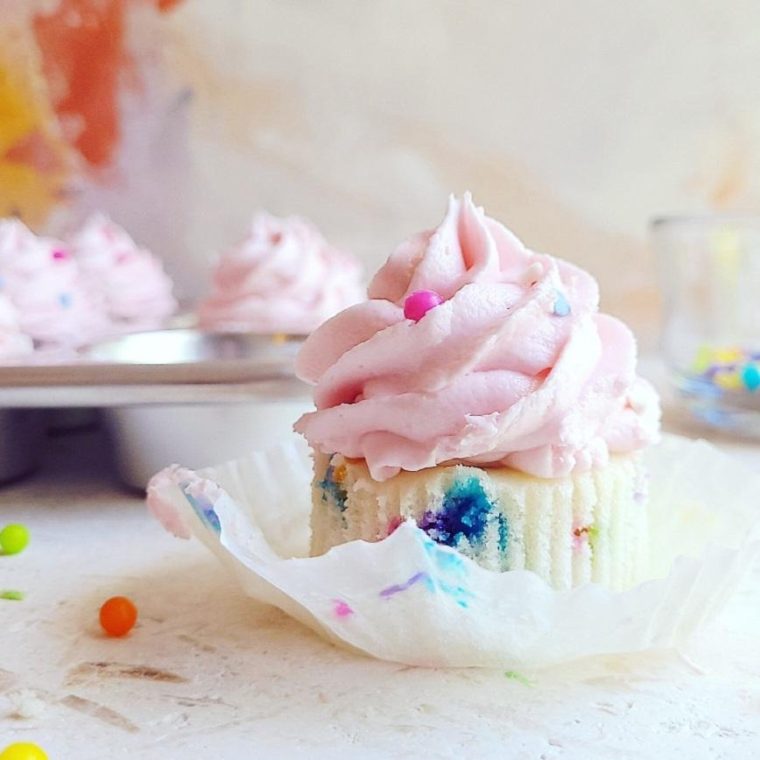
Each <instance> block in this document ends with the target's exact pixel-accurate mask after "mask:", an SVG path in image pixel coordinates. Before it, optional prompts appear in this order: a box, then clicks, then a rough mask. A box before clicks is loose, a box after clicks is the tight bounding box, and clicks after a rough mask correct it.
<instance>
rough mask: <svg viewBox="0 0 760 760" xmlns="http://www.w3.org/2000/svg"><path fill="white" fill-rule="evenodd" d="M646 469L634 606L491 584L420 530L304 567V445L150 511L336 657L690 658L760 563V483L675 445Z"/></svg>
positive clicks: (511, 662)
mask: <svg viewBox="0 0 760 760" xmlns="http://www.w3.org/2000/svg"><path fill="white" fill-rule="evenodd" d="M646 459H647V465H648V468H649V472H650V475H651V483H650V493H651V497H650V504H649V509H650V513H651V526H652V538H651V541H652V554H653V557H654V558H655V560H656V562H655V568H654V573H655V574H656V575H657V576H658V577H654V578H653V579H652V580H649V581H647V582H645V583H642V584H640V585H639V586H636V587H635V588H632V589H630V590H628V591H624V592H613V591H609V590H607V589H605V588H603V587H601V586H599V585H597V584H587V585H585V586H581V587H579V588H576V589H573V590H571V591H562V592H561V591H555V590H554V589H553V588H551V587H550V586H549V585H547V584H546V583H545V582H544V581H543V580H542V579H541V578H539V577H538V576H537V575H535V574H533V573H531V572H528V571H514V572H507V573H495V572H492V571H489V570H484V569H483V568H481V567H479V566H478V565H476V564H475V563H474V562H472V561H471V560H469V559H468V558H466V557H464V556H462V555H461V554H459V553H458V552H457V551H455V550H453V549H449V548H448V547H444V546H440V545H438V544H435V543H434V542H433V541H431V540H430V539H429V538H428V536H427V535H426V534H425V533H424V532H423V531H421V530H420V529H419V528H417V527H416V526H415V525H414V524H413V523H411V522H407V523H404V524H403V525H401V526H400V527H399V528H398V529H397V530H396V531H395V532H394V533H393V534H392V535H391V536H389V537H388V538H386V539H385V540H383V541H379V542H377V543H372V544H370V543H365V542H363V541H353V542H351V543H348V544H344V545H342V546H338V547H335V548H334V549H332V550H331V551H330V552H328V553H327V554H325V555H323V556H321V557H314V558H308V557H307V554H308V541H309V511H310V503H309V501H310V498H309V497H310V479H311V461H310V457H309V454H308V451H307V449H306V447H305V445H300V444H298V443H295V442H294V443H292V444H284V445H281V446H279V447H278V448H276V449H273V450H271V451H267V452H255V453H253V454H251V455H250V456H248V457H246V458H243V459H240V460H236V461H234V462H229V463H227V464H224V465H221V466H219V467H214V468H209V469H206V470H202V471H199V472H197V473H195V472H191V471H190V470H185V469H182V468H180V467H176V466H175V467H171V468H168V469H166V470H164V471H163V472H161V473H159V475H157V476H156V477H155V478H154V479H153V481H152V482H151V486H150V488H149V504H150V506H151V508H152V510H153V511H154V513H155V514H156V516H157V517H158V518H159V519H160V520H161V522H162V523H163V524H164V525H165V526H166V527H167V529H169V530H171V531H172V532H174V533H175V534H177V535H181V536H183V537H189V536H190V535H191V534H192V535H195V536H196V537H197V538H199V539H200V540H201V541H203V542H204V544H206V546H208V548H209V549H211V551H212V552H214V554H216V555H217V556H218V557H219V558H220V559H221V560H222V561H223V562H225V563H226V564H227V565H228V566H229V567H230V568H231V569H232V571H233V572H234V574H235V576H236V578H237V580H238V582H239V583H240V585H241V587H242V588H243V590H244V592H245V593H246V594H248V595H250V596H251V597H253V598H254V599H257V600H259V601H262V602H267V603H270V604H273V605H275V606H277V607H279V608H280V609H282V610H283V611H285V612H286V613H287V614H289V615H291V616H293V617H294V618H296V619H298V620H300V621H301V622H303V623H304V624H306V625H308V626H309V627H311V628H313V629H314V630H315V631H317V632H318V633H320V634H321V635H323V636H325V637H327V638H328V639H330V640H331V641H333V642H337V643H341V644H343V645H345V646H348V647H351V648H353V649H356V650H359V651H362V652H365V653H367V654H369V655H371V656H373V657H378V658H380V659H383V660H392V661H396V662H401V663H406V664H409V665H421V666H435V667H442V666H447V667H472V666H476V667H499V668H510V669H518V668H533V667H541V666H546V665H550V664H554V663H559V662H562V661H566V660H571V659H575V658H579V657H584V656H588V655H596V654H609V653H616V652H631V651H637V650H644V649H650V648H664V647H673V646H679V645H682V644H683V643H684V642H685V641H686V639H687V638H688V637H689V635H690V634H692V633H693V632H694V631H695V630H696V629H697V628H698V627H699V626H700V625H701V624H702V623H704V622H705V621H707V620H709V619H710V618H712V617H713V616H714V615H715V614H716V613H717V612H718V610H719V609H720V608H721V606H722V605H723V603H724V602H725V601H726V599H727V598H728V596H729V594H730V593H731V591H732V590H733V589H734V588H735V587H736V585H737V583H738V582H739V580H740V578H741V577H742V575H743V573H744V572H745V571H746V570H747V569H748V568H749V567H750V566H751V562H752V560H753V559H754V558H755V557H756V556H757V555H758V553H760V535H758V532H757V531H756V530H755V532H754V533H753V528H754V524H755V523H757V522H758V521H757V511H758V509H759V508H760V476H758V475H755V474H754V473H751V472H749V471H748V470H747V469H746V468H744V467H742V466H741V465H740V464H738V463H737V462H735V461H733V460H732V459H731V458H729V457H728V456H726V455H724V454H722V453H721V452H719V451H717V450H716V449H715V448H713V447H711V446H710V445H708V444H707V443H705V442H703V441H696V442H694V441H689V440H686V439H682V438H676V437H667V438H665V440H664V441H663V442H662V443H661V444H660V445H658V446H656V447H653V448H652V449H651V450H650V451H649V452H648V453H647V455H646Z"/></svg>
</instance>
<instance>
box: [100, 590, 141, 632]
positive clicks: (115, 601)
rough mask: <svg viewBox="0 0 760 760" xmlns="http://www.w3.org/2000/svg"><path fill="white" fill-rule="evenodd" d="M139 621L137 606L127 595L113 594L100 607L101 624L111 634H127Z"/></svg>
mask: <svg viewBox="0 0 760 760" xmlns="http://www.w3.org/2000/svg"><path fill="white" fill-rule="evenodd" d="M136 622H137V607H135V605H134V604H133V603H132V602H131V601H130V600H129V599H127V597H125V596H113V597H111V598H110V599H108V600H107V601H106V602H104V603H103V606H102V607H101V608H100V625H101V627H102V628H103V630H104V631H105V632H106V633H107V634H108V635H109V636H126V635H127V634H128V633H129V632H130V631H131V630H132V628H134V625H135V623H136Z"/></svg>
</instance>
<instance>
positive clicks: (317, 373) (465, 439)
mask: <svg viewBox="0 0 760 760" xmlns="http://www.w3.org/2000/svg"><path fill="white" fill-rule="evenodd" d="M416 291H433V292H434V293H437V294H438V295H439V296H441V298H442V299H443V302H442V303H441V304H440V305H439V306H435V307H434V308H431V309H430V310H429V311H427V313H425V314H424V316H423V317H422V318H421V319H419V320H418V321H413V320H411V319H407V318H405V317H404V302H405V300H406V298H407V297H408V296H409V295H410V294H412V293H415V292H416ZM369 297H370V300H368V301H365V302H363V303H360V304H358V305H356V306H353V307H351V308H349V309H346V310H345V311H343V312H341V313H340V314H338V315H337V316H336V317H334V318H333V319H331V320H329V321H328V322H326V323H325V324H324V325H322V327H320V328H319V329H318V330H317V331H316V332H315V333H313V334H312V335H311V336H310V337H309V338H308V340H307V341H306V343H305V345H304V347H303V349H302V351H301V353H300V355H299V357H298V361H297V366H296V369H297V373H298V375H299V376H300V377H301V378H302V379H304V380H306V381H308V382H311V383H313V384H315V385H316V388H315V403H316V408H317V410H316V411H315V412H310V413H308V414H305V415H304V416H303V417H301V419H300V420H299V421H298V422H297V424H296V430H297V431H299V432H301V433H303V434H304V435H305V436H306V438H307V439H308V441H309V442H310V443H311V445H312V446H313V447H315V448H317V449H319V450H321V451H324V452H328V453H331V452H339V453H341V454H343V455H344V456H347V457H351V458H361V459H365V460H366V462H367V465H368V467H369V469H370V472H371V474H372V476H373V478H375V479H376V480H386V479H388V478H390V477H392V476H393V475H395V474H396V473H398V472H399V471H400V470H411V471H414V470H420V469H423V468H426V467H433V466H435V465H438V464H442V463H450V462H463V463H470V464H475V465H480V466H488V465H493V466H507V467H511V468H514V469H517V470H522V471H524V472H527V473H530V474H533V475H537V476H540V477H547V478H552V477H561V476H564V475H567V474H569V473H571V472H577V471H583V470H587V469H590V468H592V467H600V466H603V465H604V464H605V463H606V462H607V460H608V458H609V455H610V453H616V452H621V453H622V452H631V451H634V450H636V449H639V448H641V447H643V446H645V445H647V444H649V443H650V442H652V441H654V440H655V439H656V437H657V434H658V429H659V402H658V398H657V394H656V393H655V391H654V389H653V388H652V387H651V386H650V385H649V383H647V382H646V381H644V380H642V379H640V378H639V377H637V375H636V372H635V366H636V344H635V340H634V338H633V335H632V333H631V332H630V330H629V329H628V328H627V327H626V326H625V325H624V324H623V323H622V322H620V321H619V320H617V319H615V318H613V317H611V316H608V315H605V314H600V313H599V311H598V303H599V293H598V288H597V284H596V281H595V280H594V279H593V278H592V277H591V276H590V275H589V274H587V273H586V272H584V271H583V270H581V269H578V268H577V267H575V266H573V265H571V264H569V263H567V262H565V261H562V260H560V259H556V258H553V257H551V256H548V255H545V254H539V253H533V252H532V251H530V250H528V249H527V248H525V246H524V245H523V244H522V243H521V242H520V240H518V239H517V238H516V237H515V236H514V235H513V234H512V233H510V232H509V231H508V230H507V229H506V228H505V227H503V226H502V225H501V224H499V223H498V222H496V221H494V220H493V219H490V218H489V217H487V216H486V215H485V213H484V212H483V210H482V209H480V208H477V207H475V206H474V205H473V203H472V200H471V198H470V196H469V195H466V196H465V197H464V198H463V199H462V200H458V199H455V198H452V199H451V200H450V202H449V209H448V213H447V214H446V218H445V219H444V221H443V222H442V224H441V225H440V226H439V227H438V228H437V229H436V230H435V231H432V232H424V233H421V234H418V235H416V236H414V237H412V238H411V239H410V240H408V241H407V242H405V243H403V244H402V245H401V246H400V247H399V248H398V249H397V250H396V251H395V253H394V254H393V255H392V256H391V257H390V259H389V260H388V262H387V263H386V264H385V265H384V266H383V267H382V268H381V269H380V271H379V272H378V273H377V275H376V276H375V278H374V280H373V281H372V283H371V284H370V287H369Z"/></svg>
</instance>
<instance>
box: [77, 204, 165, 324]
mask: <svg viewBox="0 0 760 760" xmlns="http://www.w3.org/2000/svg"><path fill="white" fill-rule="evenodd" d="M72 251H73V253H74V257H75V258H76V261H77V263H78V264H79V267H80V269H81V270H82V273H83V277H84V280H85V282H86V284H87V287H88V289H89V290H90V292H91V293H92V294H93V295H94V296H95V297H96V298H98V299H99V300H100V301H101V302H102V305H103V308H104V309H105V312H106V316H107V317H108V320H109V322H110V324H109V328H108V329H109V332H114V333H120V332H128V331H133V330H152V329H156V328H159V327H163V326H164V325H165V324H166V322H167V320H168V319H169V317H170V316H171V315H172V314H173V313H174V312H175V311H176V308H177V302H176V301H175V300H174V297H173V295H172V287H173V286H172V281H171V280H170V279H169V277H168V275H167V274H166V272H164V269H163V266H162V265H161V261H160V260H159V259H158V258H157V257H155V256H154V255H153V254H152V253H150V251H148V250H146V249H145V248H140V247H139V246H138V245H137V244H136V243H135V241H134V240H132V238H131V237H130V236H129V235H128V234H127V232H126V231H125V230H124V229H122V228H121V227H119V225H117V224H115V223H114V222H112V221H111V220H110V219H109V218H108V217H107V216H104V215H103V214H93V215H92V216H91V217H90V218H89V219H88V220H87V221H86V222H85V224H84V225H83V226H82V227H81V229H80V230H79V231H78V232H77V234H76V235H75V236H74V238H73V239H72Z"/></svg>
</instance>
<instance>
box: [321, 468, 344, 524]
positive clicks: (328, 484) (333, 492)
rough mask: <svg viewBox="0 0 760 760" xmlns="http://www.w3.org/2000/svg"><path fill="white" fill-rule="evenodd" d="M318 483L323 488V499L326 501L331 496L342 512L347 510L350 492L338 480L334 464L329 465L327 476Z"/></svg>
mask: <svg viewBox="0 0 760 760" xmlns="http://www.w3.org/2000/svg"><path fill="white" fill-rule="evenodd" d="M318 485H319V487H320V488H321V489H322V501H325V502H326V501H327V500H328V498H330V499H332V501H333V503H334V504H335V506H336V507H337V508H338V509H339V510H340V511H341V512H345V511H346V506H347V505H346V500H347V499H348V492H347V491H346V489H345V488H343V486H342V485H341V483H340V482H339V481H338V480H336V478H335V467H333V465H332V464H329V465H328V466H327V470H326V471H325V477H324V478H323V479H322V480H320V481H319V483H318Z"/></svg>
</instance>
